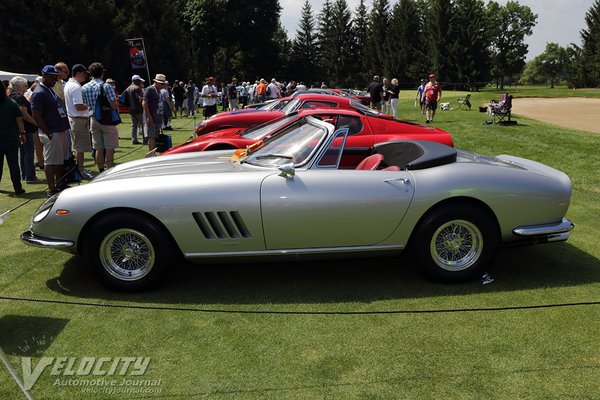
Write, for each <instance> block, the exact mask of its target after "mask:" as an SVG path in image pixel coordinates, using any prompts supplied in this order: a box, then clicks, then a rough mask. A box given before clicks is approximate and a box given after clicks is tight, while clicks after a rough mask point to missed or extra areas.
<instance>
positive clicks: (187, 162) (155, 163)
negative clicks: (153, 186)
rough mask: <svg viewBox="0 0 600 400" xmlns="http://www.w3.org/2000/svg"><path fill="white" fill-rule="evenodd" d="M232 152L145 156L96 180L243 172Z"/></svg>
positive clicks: (103, 174) (117, 167)
mask: <svg viewBox="0 0 600 400" xmlns="http://www.w3.org/2000/svg"><path fill="white" fill-rule="evenodd" d="M232 154H233V150H223V151H210V152H194V153H183V154H173V155H165V156H162V157H150V158H144V159H141V160H136V161H131V162H128V163H125V164H121V165H117V166H115V167H113V168H111V169H109V170H107V171H105V172H103V173H102V174H100V175H98V176H97V177H96V178H95V179H94V180H93V181H92V183H94V182H102V181H107V180H114V179H126V178H141V177H152V176H163V175H185V174H205V173H214V172H236V171H240V166H239V164H234V163H232V162H231V161H230V160H229V159H230V157H231V155H232Z"/></svg>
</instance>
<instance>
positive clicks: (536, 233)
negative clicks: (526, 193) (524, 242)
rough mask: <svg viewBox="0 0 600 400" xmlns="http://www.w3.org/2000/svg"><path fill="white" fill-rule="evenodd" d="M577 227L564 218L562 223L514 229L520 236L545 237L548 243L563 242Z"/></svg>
mask: <svg viewBox="0 0 600 400" xmlns="http://www.w3.org/2000/svg"><path fill="white" fill-rule="evenodd" d="M574 227H575V225H573V223H572V222H571V221H569V220H568V219H567V218H563V219H562V221H560V222H555V223H551V224H544V225H530V226H520V227H517V228H515V229H513V233H514V234H515V235H518V236H525V237H532V238H533V237H536V238H540V237H543V238H544V239H545V241H548V242H562V241H565V240H567V239H568V238H569V236H571V234H570V233H569V232H570V231H571V230H572V229H573V228H574Z"/></svg>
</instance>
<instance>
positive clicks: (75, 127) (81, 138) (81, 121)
mask: <svg viewBox="0 0 600 400" xmlns="http://www.w3.org/2000/svg"><path fill="white" fill-rule="evenodd" d="M69 125H71V141H72V142H73V150H75V151H78V152H85V151H92V142H91V139H90V119H89V118H86V117H69Z"/></svg>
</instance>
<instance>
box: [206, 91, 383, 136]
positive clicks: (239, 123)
mask: <svg viewBox="0 0 600 400" xmlns="http://www.w3.org/2000/svg"><path fill="white" fill-rule="evenodd" d="M283 102H286V104H285V106H284V107H283V108H281V109H277V104H281V103H283ZM307 108H336V109H343V110H359V111H361V112H365V113H367V112H369V113H373V111H372V110H371V109H370V108H368V107H365V106H364V105H362V104H361V103H360V102H359V101H358V100H355V99H353V98H350V97H342V96H334V95H326V94H313V93H306V94H299V95H297V96H294V97H293V98H284V99H281V100H280V102H278V103H276V104H274V105H271V106H270V108H269V110H262V109H244V110H239V111H231V112H227V113H220V114H216V115H213V116H212V117H210V118H209V119H207V120H204V121H202V122H201V123H200V124H198V125H197V126H196V131H195V133H196V136H200V135H205V134H207V133H210V132H214V131H216V130H220V129H225V128H246V129H247V128H251V127H253V126H256V125H260V124H263V123H265V122H268V121H273V120H274V119H277V118H279V117H281V116H283V115H286V114H289V113H291V112H294V111H297V110H301V109H307ZM382 118H392V117H388V116H382Z"/></svg>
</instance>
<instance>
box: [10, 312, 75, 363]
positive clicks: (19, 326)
mask: <svg viewBox="0 0 600 400" xmlns="http://www.w3.org/2000/svg"><path fill="white" fill-rule="evenodd" d="M68 322H69V320H68V319H64V318H50V317H31V316H23V315H5V316H3V317H2V318H0V346H2V348H3V349H4V351H5V352H6V353H7V354H10V355H14V356H30V357H31V356H39V355H41V354H43V353H44V352H45V351H46V350H47V349H48V348H49V347H50V345H51V344H52V341H53V340H54V339H55V338H56V336H57V335H58V334H59V333H60V332H62V330H63V329H64V328H65V326H67V323H68Z"/></svg>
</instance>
